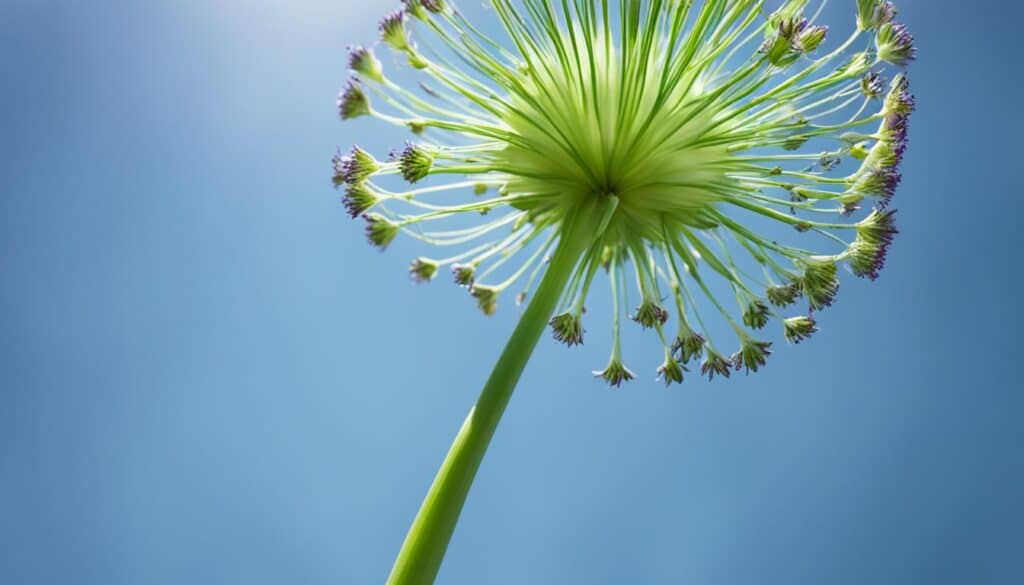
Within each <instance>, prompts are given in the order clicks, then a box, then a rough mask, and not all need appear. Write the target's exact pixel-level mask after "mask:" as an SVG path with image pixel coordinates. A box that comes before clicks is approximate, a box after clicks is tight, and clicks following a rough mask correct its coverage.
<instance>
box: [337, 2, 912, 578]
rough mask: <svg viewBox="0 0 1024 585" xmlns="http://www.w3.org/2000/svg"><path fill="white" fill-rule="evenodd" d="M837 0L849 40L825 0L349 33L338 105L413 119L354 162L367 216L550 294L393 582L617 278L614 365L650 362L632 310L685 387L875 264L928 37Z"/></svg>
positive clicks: (383, 241)
mask: <svg viewBox="0 0 1024 585" xmlns="http://www.w3.org/2000/svg"><path fill="white" fill-rule="evenodd" d="M842 1H843V2H845V3H846V4H847V6H848V14H849V20H848V26H847V27H846V28H847V29H848V31H846V36H845V37H843V38H840V39H838V40H837V39H834V38H833V37H834V36H835V33H834V32H833V30H834V29H830V28H828V27H826V26H824V25H823V24H821V23H819V22H817V18H818V15H820V14H821V13H822V9H823V8H824V5H825V0H821V1H820V2H814V3H812V1H811V0H779V1H776V2H771V1H767V0H618V1H613V0H517V1H513V0H490V1H489V2H487V3H488V4H489V7H490V8H491V9H492V10H493V14H494V15H495V17H496V18H497V19H498V20H499V21H500V25H501V28H502V29H503V31H504V35H503V36H502V38H490V37H488V36H486V35H484V34H483V33H482V32H481V31H480V29H478V28H477V27H476V26H475V25H474V24H472V23H471V22H470V21H469V20H468V19H467V18H466V17H465V16H464V15H463V13H462V12H460V11H459V10H458V9H457V8H456V6H455V4H454V3H453V2H451V1H450V0H404V2H403V7H402V9H401V10H398V11H395V12H392V13H391V14H389V15H388V16H386V17H385V18H384V20H383V21H382V22H381V24H380V43H379V45H378V47H377V48H378V49H384V50H387V51H390V52H393V53H395V54H396V55H397V57H398V58H397V59H381V58H378V56H377V55H376V54H375V51H374V49H371V48H364V47H353V48H351V49H350V58H349V67H350V69H351V71H352V74H353V77H352V78H351V79H350V80H349V82H348V83H347V85H346V87H345V89H344V90H343V91H342V93H341V94H340V95H339V98H338V108H339V114H340V116H341V117H342V119H345V120H349V119H356V118H372V119H376V120H379V121H383V122H386V123H388V124H392V125H394V126H397V127H400V128H402V129H405V130H408V131H409V132H410V135H409V137H408V138H409V142H407V143H406V144H405V146H403V147H400V148H398V149H396V150H395V151H393V153H392V155H391V157H390V158H389V159H386V160H385V159H381V160H378V159H377V158H375V157H374V156H373V155H371V154H370V153H369V152H368V151H366V150H364V149H362V148H360V147H353V148H352V150H351V151H350V152H349V153H348V154H345V155H342V154H340V153H339V155H337V156H336V157H335V159H334V183H335V185H336V186H337V187H339V188H344V190H345V197H344V203H345V206H346V208H347V209H348V211H349V213H350V214H351V215H352V216H353V217H358V216H362V217H364V218H365V220H366V222H367V236H368V238H369V240H370V241H371V242H372V243H373V244H374V245H376V246H378V247H380V248H385V247H387V246H388V245H389V244H390V243H391V242H392V241H393V240H394V239H395V238H396V237H398V236H399V235H400V234H402V235H406V236H409V237H412V238H415V239H418V240H421V241H423V242H425V243H426V244H428V245H430V246H432V247H434V248H435V249H436V250H437V252H436V253H433V254H431V256H430V257H421V258H417V259H416V260H414V261H413V262H412V264H411V266H410V267H409V273H410V275H411V277H412V278H414V279H415V280H416V281H418V282H429V281H431V280H433V279H434V278H435V277H436V276H437V274H439V273H440V272H441V271H442V270H444V271H448V270H450V271H451V272H452V274H453V276H454V280H455V282H456V283H457V284H459V285H462V286H464V287H466V288H467V290H468V291H469V293H470V295H471V296H472V298H473V299H474V300H475V302H476V303H477V304H478V306H479V308H480V309H481V310H482V311H483V312H484V313H486V314H491V313H493V312H494V311H495V310H497V309H498V308H499V306H500V304H501V303H502V300H501V299H502V298H503V297H504V296H505V294H506V293H508V292H510V289H511V292H512V294H513V295H514V297H515V299H516V301H517V303H522V302H524V301H526V300H527V299H529V305H528V307H527V309H526V311H525V312H524V314H523V317H522V322H521V324H520V327H519V328H517V330H516V333H515V334H514V335H513V337H512V339H510V341H509V345H508V346H507V348H506V351H505V353H504V354H503V356H502V360H501V361H500V362H499V365H498V366H497V367H496V369H495V374H494V375H492V377H491V379H490V381H489V382H488V384H487V386H486V387H485V390H484V393H483V394H482V396H481V399H480V402H478V403H477V406H476V407H475V408H474V410H473V411H472V412H471V413H470V417H469V418H468V419H467V423H466V425H468V426H466V427H464V428H463V431H462V432H460V435H459V439H457V441H456V444H455V445H454V446H453V448H452V451H451V452H450V453H449V456H448V458H447V459H446V461H445V467H444V468H443V469H442V472H441V473H439V475H438V478H437V479H436V480H435V484H434V486H433V487H432V488H431V495H430V496H428V499H427V501H426V502H424V506H423V508H422V509H421V511H420V515H419V516H418V517H417V521H416V524H415V525H414V528H413V530H412V531H411V532H410V535H409V538H408V539H407V541H406V543H405V546H403V550H402V554H401V555H400V557H399V560H398V562H397V563H396V565H395V569H394V570H393V573H392V576H391V579H390V580H389V583H393V584H397V583H402V584H406V583H431V582H432V581H433V577H434V575H435V574H436V572H437V569H438V567H439V566H440V562H441V558H442V556H443V553H444V549H445V547H446V546H447V542H448V536H450V534H451V530H453V529H454V525H455V520H456V519H457V517H458V512H459V510H461V503H462V501H463V499H464V497H465V494H466V492H467V491H468V489H469V485H470V482H471V481H472V477H473V474H474V473H475V470H476V466H477V465H478V464H479V461H480V459H481V458H482V456H483V452H484V450H485V449H486V445H487V442H488V441H489V438H490V435H491V434H492V433H493V430H494V426H495V425H496V424H497V420H498V418H500V415H501V411H502V410H503V409H504V404H505V403H507V400H508V397H509V396H510V395H511V391H512V388H513V387H514V385H515V381H516V380H517V379H518V376H519V372H521V370H522V367H523V366H524V365H525V363H526V359H527V358H528V356H529V354H530V352H531V351H532V348H533V346H534V344H535V343H536V341H537V336H538V335H539V332H540V331H541V329H543V326H544V325H545V324H546V323H548V322H550V325H551V328H552V331H553V335H554V337H555V339H556V340H558V341H560V342H562V343H565V344H566V345H569V346H573V345H578V344H581V343H583V341H584V337H585V330H586V328H585V326H584V321H585V320H586V319H589V318H591V315H589V314H587V313H586V311H585V306H586V300H587V297H588V294H589V292H590V290H591V287H592V285H593V284H594V283H595V281H597V280H598V279H605V278H606V279H607V282H608V283H609V284H610V286H611V290H612V299H613V308H614V314H613V315H612V319H611V325H612V330H613V334H614V337H613V343H612V348H611V357H610V358H609V361H608V362H607V365H606V366H605V367H604V368H603V369H602V370H600V371H597V372H595V375H596V376H597V377H599V378H601V379H603V380H604V381H606V382H607V383H608V384H610V385H611V386H614V387H618V386H620V385H621V384H623V383H624V382H626V381H629V380H632V379H634V378H635V377H636V375H635V374H634V373H633V371H632V370H630V369H629V368H628V367H627V366H626V363H625V360H624V356H623V348H622V344H621V342H620V337H619V327H620V325H621V324H622V323H627V322H628V321H627V320H624V319H622V317H623V316H628V317H629V318H630V319H631V320H632V321H634V322H635V323H636V324H638V325H639V326H640V327H642V328H644V329H646V330H649V331H651V332H653V333H655V334H657V335H658V337H659V339H660V340H661V342H662V346H663V347H664V355H663V356H660V357H659V358H658V359H659V363H660V365H658V366H657V367H656V369H655V373H656V374H657V376H658V377H659V378H660V379H661V380H663V381H664V382H665V383H666V384H672V383H681V382H683V380H684V378H686V377H687V376H686V374H685V373H686V372H688V371H689V370H688V368H687V366H690V365H695V366H697V369H696V371H699V372H700V373H701V374H702V375H704V376H707V377H708V378H709V379H713V378H714V377H716V376H720V377H729V376H730V374H731V373H732V372H734V371H739V370H745V371H747V372H751V371H755V372H756V371H757V370H759V369H760V368H761V367H764V366H765V364H766V363H767V359H768V357H769V356H770V354H771V353H772V343H771V342H770V341H767V340H765V339H762V338H761V337H768V336H769V335H772V332H771V331H772V329H770V327H771V326H772V324H773V323H774V324H775V326H774V327H775V328H776V333H775V335H778V336H782V337H785V339H786V340H787V341H790V342H792V343H799V342H801V341H803V340H805V339H807V338H808V337H810V336H811V335H812V334H814V333H815V332H816V331H817V330H818V321H817V318H818V315H817V313H818V312H820V311H821V310H823V309H825V308H826V307H829V306H831V305H832V304H833V302H834V301H835V300H836V298H837V295H838V291H839V282H840V279H839V271H840V269H847V270H849V271H850V272H852V273H853V274H854V275H856V276H859V277H864V278H869V279H875V278H877V277H878V276H879V272H880V270H881V268H882V266H883V264H884V262H885V258H886V254H887V251H888V249H889V245H890V244H891V242H892V240H893V237H894V236H895V234H896V233H897V230H896V227H895V223H894V214H895V210H893V209H891V208H890V202H891V200H892V198H893V195H894V193H895V191H896V188H897V186H898V185H899V182H900V179H901V175H900V172H899V167H900V164H901V163H902V160H903V156H904V154H905V150H906V146H907V127H908V121H909V117H910V115H911V113H912V112H913V109H914V98H913V96H912V95H911V94H910V93H909V82H908V78H907V76H906V75H905V73H903V72H901V71H900V69H902V68H904V67H905V66H906V65H907V64H908V63H909V62H910V61H912V60H913V58H914V56H915V49H914V45H913V37H912V36H911V35H910V34H909V32H908V30H907V28H906V27H905V26H904V25H903V24H901V23H899V22H897V21H896V9H895V7H894V6H893V4H892V3H891V2H886V1H884V0H842ZM390 64H398V66H400V67H401V66H404V65H408V67H409V69H410V70H411V72H412V74H415V75H418V76H419V78H420V79H419V82H418V83H415V84H411V85H410V84H407V83H404V82H403V83H399V82H398V81H397V79H398V78H397V77H395V76H393V74H392V72H391V71H389V70H388V69H389V67H390ZM407 78H408V75H405V76H403V77H402V79H407ZM400 181H404V183H402V182H400ZM630 288H632V289H634V291H629V290H628V289H630ZM730 293H731V295H732V296H733V297H734V298H733V299H729V298H726V297H727V296H728V295H729V294H730ZM627 299H634V301H633V302H631V303H630V306H627V305H626V302H627ZM801 304H803V305H804V306H805V307H806V310H805V311H795V310H794V307H798V306H800V305H801ZM709 324H711V325H713V326H714V327H715V329H714V332H712V330H711V329H709V327H708V325H709ZM669 327H676V329H669ZM723 330H724V331H726V332H729V333H730V335H728V336H725V337H732V338H734V340H735V341H734V342H735V343H736V344H737V345H736V346H733V347H737V346H738V348H737V349H734V350H732V351H730V350H728V344H729V343H730V341H729V340H728V339H721V337H723V336H722V333H721V331H723ZM672 331H676V334H675V336H673V335H672ZM713 335H714V337H715V339H713V338H712V337H713ZM727 356H729V357H727ZM481 428H483V429H485V432H481V431H480V429H481Z"/></svg>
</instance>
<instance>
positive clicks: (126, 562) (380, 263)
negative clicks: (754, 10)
mask: <svg viewBox="0 0 1024 585" xmlns="http://www.w3.org/2000/svg"><path fill="white" fill-rule="evenodd" d="M464 3H465V4H472V5H475V6H476V5H479V2H477V1H475V0H470V1H469V2H464ZM852 4H853V0H834V1H833V2H832V3H831V7H830V14H832V15H836V16H834V17H831V16H830V19H831V20H830V22H832V23H837V24H838V23H842V22H848V18H849V17H848V16H845V15H843V16H839V13H840V12H846V11H848V10H849V7H850V6H852ZM899 5H900V7H901V8H902V9H903V19H904V20H905V21H906V22H907V23H908V24H909V25H910V26H911V27H912V29H913V32H914V33H915V35H916V36H917V39H918V45H919V48H920V59H919V61H918V62H917V63H915V64H914V66H913V68H912V73H911V76H912V77H911V78H912V80H913V84H914V89H915V92H916V94H917V95H918V103H919V106H920V107H919V111H918V113H917V115H916V116H915V118H914V120H913V129H912V146H911V150H910V152H909V155H908V160H907V163H906V166H905V177H906V180H905V182H904V188H903V189H902V190H901V191H900V193H899V195H898V207H899V209H900V220H901V224H900V227H901V230H902V234H901V236H900V238H899V239H898V241H897V243H896V245H895V246H894V248H893V250H892V253H891V255H890V262H889V265H888V268H887V270H886V271H885V273H884V274H883V275H882V278H881V280H880V281H878V282H877V283H875V284H869V283H867V282H863V281H858V280H856V279H854V278H852V277H850V276H849V275H846V276H845V280H844V287H843V291H842V294H841V295H840V299H839V301H838V303H837V304H836V306H835V307H834V308H833V309H832V310H830V311H829V312H828V313H826V314H825V315H823V319H822V321H821V325H822V328H823V330H822V332H821V333H820V334H819V335H817V336H816V338H815V339H813V340H812V341H810V342H807V343H804V344H801V345H800V346H799V347H785V346H784V344H782V346H780V347H778V351H777V352H776V354H775V355H773V356H772V358H771V361H770V363H769V364H768V366H767V368H766V369H764V370H763V371H762V372H761V373H759V374H757V375H752V376H750V377H744V376H739V377H735V378H734V379H732V380H730V381H727V382H725V383H714V384H708V383H706V382H704V381H701V380H698V379H697V378H696V377H693V379H692V380H689V381H688V382H687V383H686V384H685V385H683V386H681V387H676V388H673V389H672V390H668V391H666V390H665V389H664V387H663V386H661V385H658V384H657V383H655V382H654V381H653V373H650V372H651V370H652V369H653V367H654V366H656V365H657V364H656V362H657V360H658V359H659V358H658V357H657V352H658V348H657V346H656V345H655V341H654V340H653V339H651V338H650V336H641V335H639V334H634V333H632V332H631V333H629V335H628V338H627V341H628V346H627V347H628V348H629V349H628V352H629V353H628V354H627V355H630V356H633V358H634V359H633V362H635V363H637V364H638V366H637V369H642V371H643V372H644V375H642V376H641V380H639V381H637V382H634V383H633V384H632V385H630V386H628V387H626V388H624V389H623V390H621V391H617V392H615V391H610V390H608V389H607V388H606V387H604V386H603V385H602V384H600V383H599V382H597V381H595V380H594V379H593V378H592V377H591V376H590V374H589V372H590V370H592V369H595V368H597V367H599V366H602V365H603V363H604V361H605V359H606V356H607V347H608V345H607V344H608V332H607V331H605V329H606V327H602V326H599V325H596V324H593V325H592V326H591V327H590V330H591V331H590V333H591V335H590V337H589V339H588V344H587V345H586V346H585V347H583V348H582V349H581V348H576V349H574V350H567V349H565V348H562V347H560V346H556V345H555V344H554V343H553V342H551V341H550V340H548V339H545V340H544V341H542V343H541V345H540V347H539V349H538V352H537V354H536V356H535V359H534V362H533V363H532V365H531V366H530V368H529V369H528V371H527V372H526V375H525V376H524V378H523V381H522V384H521V386H520V389H519V391H518V392H517V394H516V396H515V397H514V399H513V402H512V404H511V407H510V408H509V410H508V412H507V415H506V418H505V421H504V422H503V425H502V427H501V429H500V430H499V433H498V436H497V438H496V440H495V443H494V444H493V446H492V450H491V452H490V453H489V455H488V458H487V460H486V461H485V462H484V465H483V468H482V470H481V474H480V477H479V479H478V482H477V484H476V486H475V488H474V491H473V493H472V494H471V496H470V500H469V503H468V505H467V507H466V509H465V513H464V515H463V520H462V522H461V524H460V526H459V529H458V531H457V533H456V535H455V538H454V540H453V541H452V545H451V549H450V552H449V555H448V560H447V562H446V565H445V567H444V568H443V569H442V572H441V578H440V581H439V582H440V583H445V584H454V585H458V584H474V585H475V584H481V583H483V584H487V585H519V584H525V583H529V584H537V585H546V584H552V585H555V584H566V583H581V584H588V585H603V584H620V583H643V584H677V583H685V584H693V585H698V584H699V585H704V584H708V585H742V584H750V583H757V584H779V585H783V584H784V585H802V584H822V583H827V584H830V585H833V584H836V585H839V584H849V585H854V584H857V585H861V584H864V583H880V584H886V583H929V584H943V583H950V584H963V583H971V584H979V585H982V584H991V585H1003V584H1008V583H1015V582H1016V583H1021V582H1024V556H1022V554H1021V552H1022V550H1024V499H1022V498H1021V494H1022V492H1024V458H1022V457H1021V455H1020V448H1021V445H1022V444H1024V441H1022V439H1024V432H1022V425H1021V413H1022V407H1024V397H1022V392H1024V388H1022V384H1021V383H1020V382H1019V381H1018V382H1014V380H1017V379H1018V378H1019V373H1018V372H1017V371H1016V366H1017V365H1019V364H1020V357H1019V355H1018V353H1017V352H1018V351H1020V326H1021V310H1020V305H1019V303H1020V292H1019V289H1018V288H1017V287H1018V286H1019V282H1020V278H1019V272H1018V271H1019V270H1020V269H1021V260H1020V256H1019V254H1020V250H1021V244H1022V243H1024V242H1022V241H1021V240H1022V238H1021V236H1020V234H1021V228H1020V221H1021V219H1020V218H1021V214H1020V211H1019V208H1018V207H1017V206H1016V205H1017V199H1018V198H1019V183H1020V182H1019V180H1018V179H1014V178H1013V174H1014V173H1015V172H1016V170H1017V169H1019V168H1020V166H1021V163H1020V160H1019V158H1020V157H1019V154H1018V153H1019V152H1020V140H1021V136H1024V127H1022V115H1021V110H1020V105H1019V102H1020V95H1021V83H1022V82H1021V76H1020V65H1019V62H1018V60H1017V57H1018V55H1019V53H1020V39H1021V31H1020V30H1018V29H1017V27H1018V26H1019V25H1020V23H1021V17H1022V16H1024V14H1022V9H1021V8H1020V7H1019V5H1018V4H1017V3H1013V2H1004V1H996V0H980V1H977V2H971V3H966V2H960V1H953V0H931V1H925V0H902V1H901V2H899ZM388 8H390V6H389V5H388V4H378V3H376V2H353V1H347V0H332V1H330V2H325V1H309V2H285V1H283V0H281V1H278V0H268V1H262V2H257V1H255V0H253V1H242V0H236V1H228V0H220V1H213V2H198V1H193V2H189V1H157V0H153V1H149V2H127V1H123V2H118V1H112V2H91V3H85V2H70V1H65V2H58V1H45V0H37V1H30V0H3V2H2V4H0V80H2V81H0V83H2V91H0V192H2V193H0V310H2V316H3V323H2V325H0V393H2V394H0V398H2V403H0V580H2V581H3V582H5V583H18V584H49V583H53V584H68V583H75V584H80V585H86V584H97V585H99V584H102V585H120V584H125V585H127V584H146V585H149V584H153V585H156V584H180V583H191V584H201V583H210V584H214V583H217V584H221V583H245V584H262V583H267V584H272V583H289V584H292V585H299V584H311V585H312V584H328V583H330V584H348V583H353V584H356V583H381V582H382V581H383V578H384V576H385V575H386V574H387V571H388V569H389V567H390V564H391V562H392V560H393V558H394V555H395V553H396V552H397V549H398V546H399V544H400V542H401V539H402V537H403V535H404V533H405V530H406V529H407V527H408V524H409V522H410V520H411V518H412V516H413V514H414V513H415V510H416V508H417V507H418V505H419V503H420V499H421V497H422V495H423V493H424V491H425V489H426V487H427V486H428V484H429V482H430V479H431V478H432V476H433V473H434V471H435V469H436V467H437V464H438V463H439V461H440V459H441V457H442V455H443V453H444V451H445V450H446V448H447V446H448V443H449V441H450V440H451V438H452V436H453V434H454V432H455V430H456V428H457V427H458V425H459V423H460V422H461V420H462V418H463V416H464V415H465V412H466V410H467V408H468V407H469V405H470V404H471V403H472V401H473V399H474V397H475V395H476V393H477V391H478V388H479V385H480V383H481V382H482V381H483V380H484V377H485V375H486V373H487V371H488V370H489V368H490V365H491V363H492V362H493V360H494V358H495V357H496V356H497V353H498V351H499V349H500V347H501V345H502V343H503V340H504V339H505V336H506V335H507V334H508V333H509V331H510V330H511V328H512V326H513V324H514V322H515V319H516V316H517V310H516V309H515V308H514V307H509V306H506V307H504V309H503V310H501V311H499V314H498V315H497V316H495V317H493V318H489V319H488V318H484V317H483V316H481V315H480V314H479V313H478V312H477V310H476V309H475V307H473V305H472V303H471V302H470V300H469V299H467V298H466V296H465V295H464V293H463V292H462V291H460V290H458V289H456V288H455V287H454V285H451V284H449V283H447V282H443V281H439V282H435V283H433V284H431V285H429V286H420V287H417V286H415V285H413V284H411V283H410V282H409V280H408V278H407V275H406V273H405V270H406V265H407V261H408V260H409V259H410V258H411V257H414V256H416V255H417V254H418V253H419V252H420V251H421V250H420V248H419V247H418V245H416V244H414V243H411V242H408V241H400V242H397V243H396V244H395V245H394V246H393V247H392V249H390V250H389V251H388V252H387V253H385V254H381V253H378V252H377V251H375V250H373V249H371V248H370V247H368V246H367V245H365V243H364V241H363V234H362V226H361V225H359V224H356V223H352V222H351V221H350V220H348V219H347V217H346V216H345V215H344V210H343V209H342V207H341V206H340V204H339V203H338V194H337V193H335V192H334V191H333V190H332V189H331V188H330V180H329V159H330V156H331V154H332V153H333V152H334V150H335V149H336V148H337V147H339V146H342V147H346V146H347V145H349V144H350V143H351V142H353V141H354V140H359V141H361V142H363V143H366V144H368V146H371V147H373V148H376V149H378V151H380V150H383V149H385V148H386V147H388V146H394V145H397V144H400V142H401V140H403V139H404V136H402V135H400V134H397V133H388V132H384V133H380V132H377V131H376V130H373V131H372V132H371V131H370V130H371V129H372V128H373V127H371V126H367V125H360V124H353V125H342V124H341V123H340V122H339V121H338V120H337V116H336V113H335V110H334V96H335V93H336V91H337V90H338V88H339V87H340V86H341V83H342V81H343V80H344V78H345V71H344V58H345V51H344V47H345V45H346V44H348V43H353V42H370V41H372V40H373V37H374V33H375V27H376V20H377V19H378V18H379V17H380V16H381V15H382V14H383V13H384V12H385V10H386V9H388ZM645 356H647V357H645ZM649 373H650V374H649ZM648 374H649V375H648Z"/></svg>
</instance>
